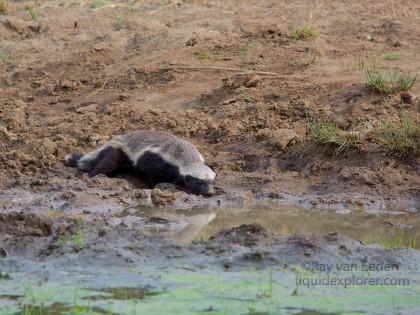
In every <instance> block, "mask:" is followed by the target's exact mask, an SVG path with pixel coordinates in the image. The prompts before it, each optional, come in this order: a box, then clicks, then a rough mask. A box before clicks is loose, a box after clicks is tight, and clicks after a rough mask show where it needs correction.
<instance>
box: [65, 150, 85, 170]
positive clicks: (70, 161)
mask: <svg viewBox="0 0 420 315" xmlns="http://www.w3.org/2000/svg"><path fill="white" fill-rule="evenodd" d="M82 157H83V155H82V154H79V153H71V154H68V155H66V157H65V158H64V164H65V165H66V166H71V167H77V162H78V161H79V160H80V159H81V158H82Z"/></svg>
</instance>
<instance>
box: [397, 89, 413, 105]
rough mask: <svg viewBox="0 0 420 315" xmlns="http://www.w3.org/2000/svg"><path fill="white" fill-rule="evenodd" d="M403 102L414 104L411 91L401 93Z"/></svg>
mask: <svg viewBox="0 0 420 315" xmlns="http://www.w3.org/2000/svg"><path fill="white" fill-rule="evenodd" d="M400 96H401V102H403V103H404V104H413V96H412V95H411V94H410V93H407V92H404V93H401V95H400Z"/></svg>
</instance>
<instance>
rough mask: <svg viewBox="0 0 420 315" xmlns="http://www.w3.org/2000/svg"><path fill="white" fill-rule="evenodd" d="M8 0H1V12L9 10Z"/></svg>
mask: <svg viewBox="0 0 420 315" xmlns="http://www.w3.org/2000/svg"><path fill="white" fill-rule="evenodd" d="M7 5H8V3H7V0H0V13H6V12H7Z"/></svg>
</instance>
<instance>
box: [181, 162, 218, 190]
mask: <svg viewBox="0 0 420 315" xmlns="http://www.w3.org/2000/svg"><path fill="white" fill-rule="evenodd" d="M183 176H184V183H185V185H186V186H187V187H188V188H189V189H190V190H191V192H193V193H194V194H197V195H207V196H208V195H213V194H214V181H215V179H216V173H215V172H213V170H212V169H211V168H210V167H208V166H207V165H205V164H204V163H195V164H192V165H188V166H186V167H184V168H183Z"/></svg>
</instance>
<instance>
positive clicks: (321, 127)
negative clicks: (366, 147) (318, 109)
mask: <svg viewBox="0 0 420 315" xmlns="http://www.w3.org/2000/svg"><path fill="white" fill-rule="evenodd" d="M309 132H310V135H311V138H312V139H313V140H314V141H315V142H316V143H319V144H329V145H332V146H333V147H335V150H334V154H335V155H336V154H339V153H341V152H343V151H346V150H349V149H355V148H357V149H358V148H359V147H360V136H359V134H358V133H357V132H343V131H340V130H339V129H338V127H337V126H336V125H334V124H333V123H331V122H327V121H321V122H310V124H309Z"/></svg>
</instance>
